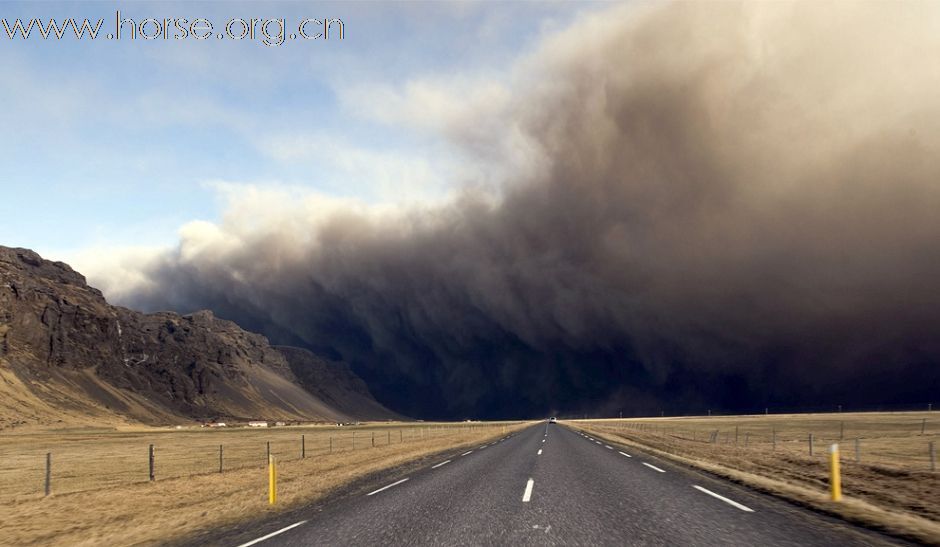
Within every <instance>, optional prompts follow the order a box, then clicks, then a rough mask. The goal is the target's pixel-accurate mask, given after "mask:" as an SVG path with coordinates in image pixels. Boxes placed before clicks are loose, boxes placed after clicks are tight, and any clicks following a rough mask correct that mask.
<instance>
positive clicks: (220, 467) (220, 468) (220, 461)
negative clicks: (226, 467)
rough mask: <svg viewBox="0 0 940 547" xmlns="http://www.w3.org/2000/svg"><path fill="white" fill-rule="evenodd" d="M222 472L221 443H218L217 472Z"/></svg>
mask: <svg viewBox="0 0 940 547" xmlns="http://www.w3.org/2000/svg"><path fill="white" fill-rule="evenodd" d="M221 472H222V445H221V444H220V445H219V473H221Z"/></svg>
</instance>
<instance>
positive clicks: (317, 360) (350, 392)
mask: <svg viewBox="0 0 940 547" xmlns="http://www.w3.org/2000/svg"><path fill="white" fill-rule="evenodd" d="M275 347H276V348H277V350H278V351H279V352H281V354H282V355H284V357H286V358H287V362H288V364H289V365H290V368H291V371H292V372H293V373H294V375H295V376H296V377H297V380H298V382H300V385H302V386H303V387H304V389H306V390H307V391H309V392H310V393H311V394H313V395H314V396H316V397H317V398H318V399H320V400H321V401H323V402H325V403H327V404H329V405H330V406H332V407H333V408H336V409H337V410H340V411H342V412H345V413H348V414H350V415H354V416H358V417H360V418H361V419H367V420H386V419H397V418H401V416H400V415H397V414H394V413H392V412H391V411H390V410H388V409H387V408H385V407H384V406H382V405H381V404H379V403H378V402H377V401H376V400H375V399H374V398H373V397H372V393H371V392H370V391H369V386H367V385H366V383H365V382H363V381H362V378H360V377H358V376H356V374H355V373H354V372H353V371H352V369H351V368H350V367H349V365H348V364H346V363H344V362H342V361H332V360H329V359H326V358H324V357H321V356H319V355H316V354H314V353H311V352H310V351H308V350H306V349H303V348H294V347H290V346H275Z"/></svg>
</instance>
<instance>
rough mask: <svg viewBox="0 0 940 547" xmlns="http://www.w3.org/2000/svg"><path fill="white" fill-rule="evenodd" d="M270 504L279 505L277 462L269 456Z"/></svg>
mask: <svg viewBox="0 0 940 547" xmlns="http://www.w3.org/2000/svg"><path fill="white" fill-rule="evenodd" d="M268 503H269V504H270V505H274V504H275V503H277V462H275V461H274V456H268Z"/></svg>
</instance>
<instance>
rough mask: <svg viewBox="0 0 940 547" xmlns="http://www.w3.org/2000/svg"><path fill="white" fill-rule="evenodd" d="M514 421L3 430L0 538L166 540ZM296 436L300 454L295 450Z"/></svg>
mask: <svg viewBox="0 0 940 547" xmlns="http://www.w3.org/2000/svg"><path fill="white" fill-rule="evenodd" d="M523 425H524V424H522V423H519V422H506V423H501V422H490V423H473V424H465V423H460V424H432V423H428V424H371V425H361V426H355V427H322V426H317V427H283V428H272V429H241V428H239V429H218V430H205V429H202V430H182V431H179V430H165V431H164V430H130V431H102V430H99V431H71V432H66V431H53V432H33V433H27V434H13V435H7V434H5V435H3V436H2V437H0V508H2V511H0V545H36V544H42V545H48V544H53V545H101V544H108V545H133V544H153V543H157V542H159V543H166V542H172V541H174V540H179V539H182V538H185V537H189V536H192V535H193V534H196V533H199V532H204V531H206V530H211V529H214V528H217V527H220V526H225V525H229V524H232V523H235V522H238V521H240V520H243V519H245V518H251V517H256V516H258V515H264V514H266V513H267V512H269V511H274V510H282V509H284V508H290V507H293V506H297V505H298V504H302V503H310V502H313V501H316V500H317V499H320V498H322V497H323V496H325V495H327V494H328V493H329V492H330V491H332V490H335V489H336V488H337V487H340V486H342V485H344V484H347V483H349V482H350V481H353V480H355V479H357V478H360V477H363V476H366V475H368V474H370V473H374V472H376V471H379V470H382V469H388V468H391V467H394V466H397V465H401V464H403V463H406V462H408V461H411V460H415V459H419V458H422V457H426V456H429V455H432V454H434V453H436V452H440V451H442V450H446V449H448V448H451V447H460V446H464V445H469V444H475V443H480V442H483V441H485V440H487V439H492V438H497V437H499V436H501V435H503V434H505V433H508V432H510V431H514V430H517V429H519V428H520V427H522V426H523ZM301 435H303V439H304V443H303V444H304V446H305V456H306V457H301V456H302V454H301V450H302V448H301ZM373 436H374V439H375V446H374V447H373V446H372V443H373ZM331 440H332V445H333V448H332V452H331V450H330V442H331ZM268 442H270V443H271V452H272V454H274V456H275V457H276V458H277V459H278V462H279V463H278V474H279V488H278V494H279V503H278V505H277V506H276V507H275V508H273V509H272V508H270V507H269V506H268V505H267V490H266V488H267V482H266V481H267V475H266V471H265V462H266V457H267V443H268ZM150 444H153V445H154V447H155V448H154V452H155V466H154V467H155V475H156V480H155V481H154V482H150V481H149V463H148V447H149V445H150ZM219 445H222V447H223V472H222V473H219ZM47 452H50V453H52V458H53V459H52V462H53V463H52V495H51V496H49V497H44V495H43V490H44V481H45V454H46V453H47Z"/></svg>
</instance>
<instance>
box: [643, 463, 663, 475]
mask: <svg viewBox="0 0 940 547" xmlns="http://www.w3.org/2000/svg"><path fill="white" fill-rule="evenodd" d="M643 465H645V466H646V467H649V468H650V469H652V470H654V471H659V472H660V473H665V472H666V470H665V469H660V468H658V467H656V466H655V465H653V464H651V463H646V462H643Z"/></svg>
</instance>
